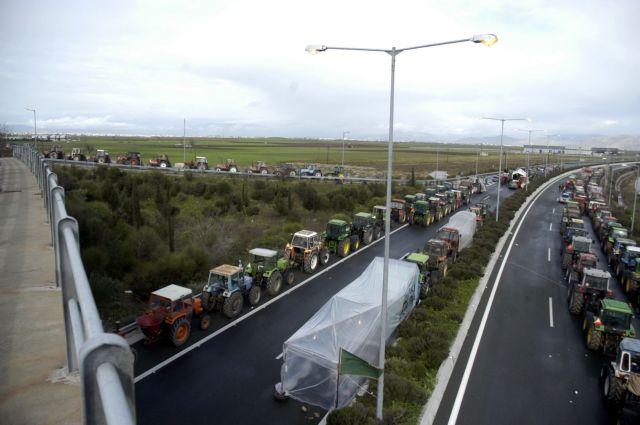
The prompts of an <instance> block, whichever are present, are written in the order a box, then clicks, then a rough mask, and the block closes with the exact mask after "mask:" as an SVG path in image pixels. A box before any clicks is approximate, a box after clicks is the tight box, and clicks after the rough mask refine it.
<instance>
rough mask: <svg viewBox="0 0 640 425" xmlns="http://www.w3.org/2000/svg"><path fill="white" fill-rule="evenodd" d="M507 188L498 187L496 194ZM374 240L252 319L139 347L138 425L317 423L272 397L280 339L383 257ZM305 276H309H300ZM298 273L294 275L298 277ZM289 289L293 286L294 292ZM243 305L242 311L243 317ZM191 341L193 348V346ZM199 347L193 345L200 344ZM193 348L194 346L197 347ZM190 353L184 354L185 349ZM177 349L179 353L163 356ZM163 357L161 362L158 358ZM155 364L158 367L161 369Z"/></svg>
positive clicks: (403, 235)
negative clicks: (174, 343) (173, 342)
mask: <svg viewBox="0 0 640 425" xmlns="http://www.w3.org/2000/svg"><path fill="white" fill-rule="evenodd" d="M495 192H496V186H495V185H494V186H491V187H490V188H489V190H488V192H486V193H485V194H482V195H476V196H474V198H473V199H472V202H478V201H479V200H480V199H482V198H485V197H487V196H488V197H489V198H488V199H487V200H488V201H489V202H490V203H491V204H492V205H493V204H495ZM511 193H513V192H512V191H509V190H508V189H507V188H503V192H502V195H501V197H502V198H506V197H508V196H509V195H510V194H511ZM443 224H444V223H443V222H440V223H437V224H436V225H432V226H429V227H428V228H427V229H424V228H421V227H417V226H412V227H410V226H406V227H404V228H401V229H399V230H397V231H396V232H395V233H393V234H392V236H391V243H390V256H391V257H392V258H400V257H401V256H403V255H404V254H405V253H407V252H409V251H412V250H415V249H418V248H421V247H422V246H423V245H424V242H425V241H426V240H427V239H428V238H430V237H433V236H434V235H435V232H436V230H437V228H438V227H439V226H440V225H443ZM383 250H384V244H383V241H382V240H379V241H378V242H376V243H375V244H372V245H370V247H368V248H366V249H361V252H360V253H359V254H357V255H352V256H350V257H347V260H346V261H344V262H341V263H339V264H336V265H335V266H333V267H331V265H333V264H335V263H336V258H334V257H332V259H331V262H330V263H329V265H328V266H327V267H326V268H325V269H328V270H326V271H324V270H323V269H322V268H321V269H320V272H318V273H316V275H314V277H313V278H312V279H310V280H309V281H308V282H306V283H305V284H304V285H301V284H300V283H298V284H297V285H296V286H294V287H293V288H291V289H290V290H289V291H288V292H287V293H286V295H281V298H279V299H278V300H277V301H275V302H272V303H271V304H270V305H268V306H267V307H266V308H264V309H262V310H259V311H256V312H253V313H251V314H252V315H251V317H248V318H246V319H245V320H239V321H236V322H234V325H232V326H230V327H228V328H227V329H225V330H224V331H221V326H225V325H228V324H229V322H228V321H227V320H226V319H224V318H222V317H220V315H218V317H216V318H215V321H214V322H213V323H212V325H213V326H212V327H213V330H211V329H210V330H209V331H208V332H207V335H211V334H212V333H216V332H218V334H217V335H216V336H215V337H214V338H212V339H210V340H208V341H206V342H201V341H200V342H199V340H202V338H204V337H205V336H206V335H205V334H204V333H203V332H200V331H194V334H193V335H192V339H191V341H190V342H191V348H186V349H185V348H183V349H182V350H178V349H175V348H172V347H169V346H168V345H167V344H164V345H161V346H156V347H144V346H143V345H142V344H138V345H137V347H136V348H137V350H138V352H139V358H140V362H139V365H138V368H137V371H136V374H137V376H138V377H137V378H136V381H137V383H136V405H137V407H136V409H137V419H138V423H139V424H159V423H162V424H183V423H202V421H203V420H205V421H206V420H209V418H211V420H212V421H214V422H215V423H217V424H222V425H224V424H234V425H236V424H238V425H239V424H256V423H260V424H282V423H286V424H308V423H317V422H319V421H320V419H321V418H322V417H323V416H324V414H325V412H324V411H322V410H320V409H318V408H315V407H313V406H305V409H306V411H303V406H302V405H301V404H300V403H298V402H296V401H294V400H288V401H286V402H276V401H274V399H273V390H274V384H275V383H276V382H278V381H279V380H280V366H281V364H282V362H281V360H280V359H277V357H278V356H279V354H280V353H281V351H282V344H283V342H284V341H285V340H286V339H287V338H288V337H289V336H291V335H292V334H293V333H294V332H295V331H296V330H297V329H298V328H299V327H300V326H301V325H302V324H304V323H305V322H306V321H307V320H308V319H309V318H310V317H311V316H312V315H313V314H314V313H315V312H316V311H317V310H318V309H319V308H320V307H321V306H322V305H323V304H324V303H325V302H326V301H327V300H328V299H329V298H330V297H331V296H332V295H333V294H335V293H336V292H338V291H339V290H340V289H342V288H343V287H344V286H345V285H347V284H348V283H349V282H351V281H352V280H353V279H355V278H356V277H357V276H359V275H360V274H361V273H362V271H363V270H364V269H365V268H366V267H367V265H368V264H369V263H370V262H371V260H372V259H373V258H374V257H376V256H382V255H383ZM306 276H308V275H306ZM302 278H303V275H302V274H298V275H296V282H301V281H302ZM292 289H293V290H292ZM247 313H248V310H247V311H245V313H244V314H247ZM194 344H195V345H194ZM198 345H199V347H198ZM196 347H197V348H196ZM189 350H190V351H189ZM180 351H188V352H187V353H185V354H184V355H182V356H180V357H177V358H175V359H173V360H172V361H168V360H167V359H169V358H171V356H175V355H176V354H177V353H179V352H180ZM163 361H164V362H166V364H165V365H163V363H162V362H163ZM158 365H159V366H160V367H159V366H158Z"/></svg>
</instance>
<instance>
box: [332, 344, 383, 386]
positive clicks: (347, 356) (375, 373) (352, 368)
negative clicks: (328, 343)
mask: <svg viewBox="0 0 640 425" xmlns="http://www.w3.org/2000/svg"><path fill="white" fill-rule="evenodd" d="M381 373H382V371H381V370H380V369H378V368H377V367H373V366H371V365H370V364H369V363H368V362H367V361H366V360H363V359H361V358H360V357H358V356H356V355H355V354H352V353H350V352H348V351H347V350H345V349H343V348H340V363H339V366H338V374H339V375H358V376H367V377H369V378H373V379H378V378H379V377H380V374H381Z"/></svg>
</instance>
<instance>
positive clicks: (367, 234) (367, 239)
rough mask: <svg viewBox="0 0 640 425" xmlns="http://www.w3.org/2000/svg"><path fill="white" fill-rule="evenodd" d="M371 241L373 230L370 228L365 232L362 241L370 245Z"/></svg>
mask: <svg viewBox="0 0 640 425" xmlns="http://www.w3.org/2000/svg"><path fill="white" fill-rule="evenodd" d="M371 242H373V230H371V229H369V230H367V231H366V232H364V235H363V237H362V243H363V244H365V245H369V244H370V243H371Z"/></svg>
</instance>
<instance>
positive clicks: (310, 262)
mask: <svg viewBox="0 0 640 425" xmlns="http://www.w3.org/2000/svg"><path fill="white" fill-rule="evenodd" d="M317 268H318V254H316V253H313V254H309V255H308V256H307V257H306V258H305V259H304V264H303V269H304V272H305V273H313V272H315V271H316V269H317Z"/></svg>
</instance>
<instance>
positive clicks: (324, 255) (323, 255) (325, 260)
mask: <svg viewBox="0 0 640 425" xmlns="http://www.w3.org/2000/svg"><path fill="white" fill-rule="evenodd" d="M327 264H329V251H327V250H326V248H322V249H321V250H320V265H322V266H326V265H327Z"/></svg>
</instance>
